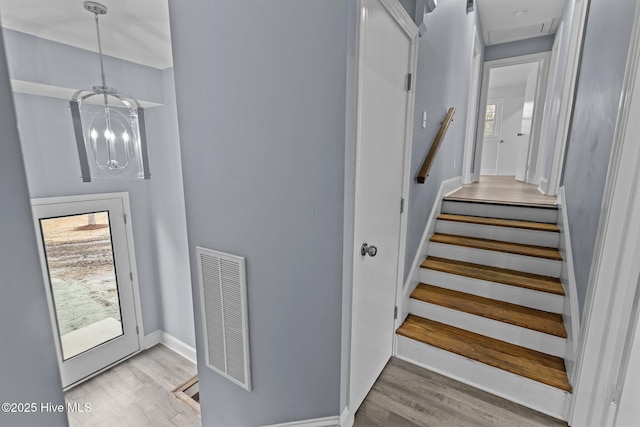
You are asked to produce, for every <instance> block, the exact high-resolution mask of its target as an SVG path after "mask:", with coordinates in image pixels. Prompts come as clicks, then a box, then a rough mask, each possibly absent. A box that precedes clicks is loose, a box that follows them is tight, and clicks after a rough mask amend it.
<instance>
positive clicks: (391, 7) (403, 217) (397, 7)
mask: <svg viewBox="0 0 640 427" xmlns="http://www.w3.org/2000/svg"><path fill="white" fill-rule="evenodd" d="M363 1H364V0H358V1H357V16H356V50H355V75H356V80H355V105H354V107H355V120H356V122H355V129H354V134H353V140H354V146H355V157H354V160H355V159H358V158H359V147H360V146H361V142H362V141H361V139H360V132H359V131H358V129H359V128H360V121H361V112H360V103H361V91H360V70H361V68H362V65H361V64H362V61H363V57H362V55H361V52H362V49H361V47H362V40H361V39H362V31H363V29H364V28H363V25H362V20H363ZM378 1H379V2H380V3H381V4H382V5H383V6H384V7H385V9H387V11H388V12H389V14H390V15H391V16H392V17H393V18H394V19H395V21H396V22H397V24H398V26H399V27H400V28H401V29H402V30H403V31H404V32H405V33H406V35H407V36H408V37H409V39H410V40H411V42H410V45H411V47H410V49H411V53H410V60H409V69H410V70H411V71H410V72H411V74H412V76H414V77H415V75H416V68H417V59H418V36H419V30H418V27H417V26H416V25H415V23H414V22H413V20H412V19H411V17H410V16H409V15H408V13H407V12H406V11H405V9H404V7H403V6H402V5H401V4H400V3H399V1H398V0H378ZM407 93H408V96H407V118H406V124H405V141H404V156H403V159H404V161H403V163H404V164H403V179H402V181H403V183H402V194H401V195H399V196H400V197H401V198H402V199H404V209H403V210H402V212H401V214H400V230H399V233H400V236H399V237H400V239H399V241H400V243H399V254H398V268H397V275H396V283H395V286H396V301H395V305H396V306H398V302H399V301H400V300H401V298H402V287H403V282H404V268H403V266H404V263H405V257H406V244H407V225H408V218H407V212H408V201H409V188H410V184H411V149H412V145H413V123H414V110H415V83H414V84H413V85H412V87H411V90H409V91H408V92H407ZM347 114H349V112H347ZM354 164H356V165H357V162H354ZM347 167H348V166H347ZM353 178H354V179H353V181H352V182H351V183H350V185H348V186H347V188H346V189H345V190H346V192H345V194H350V195H352V198H351V200H350V203H353V205H351V207H352V208H353V211H352V212H351V214H350V215H352V219H353V222H352V223H351V224H353V229H352V230H351V235H350V242H349V244H347V245H345V250H347V251H348V252H347V254H346V255H345V263H348V266H347V269H348V271H350V278H349V279H350V283H351V287H350V291H349V293H350V301H351V305H350V307H349V316H348V318H349V320H348V323H349V330H348V340H349V343H348V348H349V351H348V355H347V358H348V372H347V378H348V380H347V390H346V393H347V399H346V401H347V409H346V410H347V411H348V412H347V413H348V416H349V418H350V419H351V420H352V419H353V417H354V415H355V411H356V410H357V408H353V401H354V399H353V395H352V392H353V390H352V387H351V383H352V376H351V374H352V372H353V370H352V369H351V367H352V363H353V360H352V354H353V351H352V350H353V349H352V344H353V340H352V332H353V324H354V323H353V322H354V316H353V311H354V308H355V307H354V305H355V304H354V300H353V295H354V287H355V268H356V258H355V257H354V254H355V253H356V249H357V250H359V246H358V247H356V246H357V244H356V240H355V239H356V235H355V233H356V230H357V227H356V225H357V224H358V222H359V219H358V216H357V214H358V213H357V212H356V209H355V206H356V197H357V192H356V189H357V187H358V183H359V181H360V180H361V179H364V178H363V177H360V176H359V173H358V170H357V167H356V170H355V171H354V174H353ZM400 203H401V201H400V200H398V210H400ZM389 322H391V323H393V324H394V325H395V319H393V318H392V317H390V319H389ZM390 345H391V346H392V347H391V350H392V354H395V337H394V340H393V342H392V343H391V344H390Z"/></svg>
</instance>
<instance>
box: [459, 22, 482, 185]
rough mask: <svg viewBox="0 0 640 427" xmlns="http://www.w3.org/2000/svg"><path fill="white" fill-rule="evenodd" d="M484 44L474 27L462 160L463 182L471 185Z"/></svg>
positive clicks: (476, 28)
mask: <svg viewBox="0 0 640 427" xmlns="http://www.w3.org/2000/svg"><path fill="white" fill-rule="evenodd" d="M482 55H483V49H482V42H481V41H480V35H479V34H478V27H477V26H476V25H474V26H473V35H472V36H471V59H470V64H471V66H470V67H469V97H468V100H467V128H466V130H465V142H464V144H465V145H464V146H465V149H464V156H463V159H462V182H463V183H464V184H469V183H471V182H472V181H471V161H472V157H473V149H474V145H475V142H476V131H477V129H478V114H477V110H478V102H479V101H480V84H481V83H482V78H481V77H482Z"/></svg>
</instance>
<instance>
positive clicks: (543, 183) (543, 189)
mask: <svg viewBox="0 0 640 427" xmlns="http://www.w3.org/2000/svg"><path fill="white" fill-rule="evenodd" d="M538 191H539V192H540V193H542V194H547V193H548V192H549V180H548V179H547V178H540V185H539V186H538Z"/></svg>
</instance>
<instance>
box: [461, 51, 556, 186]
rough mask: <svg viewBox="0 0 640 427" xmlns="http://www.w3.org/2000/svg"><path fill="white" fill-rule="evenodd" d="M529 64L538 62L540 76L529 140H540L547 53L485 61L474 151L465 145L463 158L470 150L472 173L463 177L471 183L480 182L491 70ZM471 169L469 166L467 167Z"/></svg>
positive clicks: (465, 172) (529, 174)
mask: <svg viewBox="0 0 640 427" xmlns="http://www.w3.org/2000/svg"><path fill="white" fill-rule="evenodd" d="M530 62H540V69H539V70H540V71H539V73H540V76H541V78H540V79H539V82H538V86H537V88H536V106H535V107H534V124H533V130H532V137H531V140H539V138H540V129H541V127H542V116H543V111H544V103H545V100H544V98H545V95H546V87H547V74H548V68H549V52H544V53H535V54H531V55H523V56H516V57H513V58H506V59H498V60H495V61H486V62H485V63H484V67H483V72H482V89H481V94H480V104H479V106H478V120H477V125H476V126H477V127H476V129H477V132H476V141H475V149H474V146H473V145H469V144H467V145H465V154H464V156H465V158H466V157H468V156H469V157H471V154H469V153H467V151H468V150H472V153H475V155H473V159H474V161H473V163H474V165H473V172H472V173H471V172H470V171H468V170H466V171H463V176H464V175H465V174H469V176H470V177H471V182H478V181H479V180H480V168H481V165H482V145H483V142H484V141H483V139H484V135H483V132H482V131H481V129H482V127H483V126H484V114H485V110H486V108H487V100H488V96H489V79H490V77H491V69H493V68H499V67H506V66H509V65H518V64H526V63H530ZM528 151H529V157H532V156H531V151H532V150H531V149H529V150H528ZM537 153H538V151H537V150H535V154H534V156H537ZM529 157H528V160H527V164H529ZM469 167H471V164H470V165H469ZM533 175H534V174H532V173H528V174H527V176H530V177H531V178H533Z"/></svg>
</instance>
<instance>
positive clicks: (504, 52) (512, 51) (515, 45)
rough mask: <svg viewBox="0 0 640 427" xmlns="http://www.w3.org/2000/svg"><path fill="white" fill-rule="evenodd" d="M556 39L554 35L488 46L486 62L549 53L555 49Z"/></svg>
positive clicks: (485, 56)
mask: <svg viewBox="0 0 640 427" xmlns="http://www.w3.org/2000/svg"><path fill="white" fill-rule="evenodd" d="M554 38H555V36H554V35H548V36H543V37H536V38H533V39H526V40H518V41H515V42H508V43H500V44H494V45H491V46H487V47H486V48H485V50H484V60H485V61H495V60H497V59H504V58H513V57H514V56H523V55H531V54H534V53H542V52H549V51H551V48H552V47H553V40H554Z"/></svg>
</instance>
